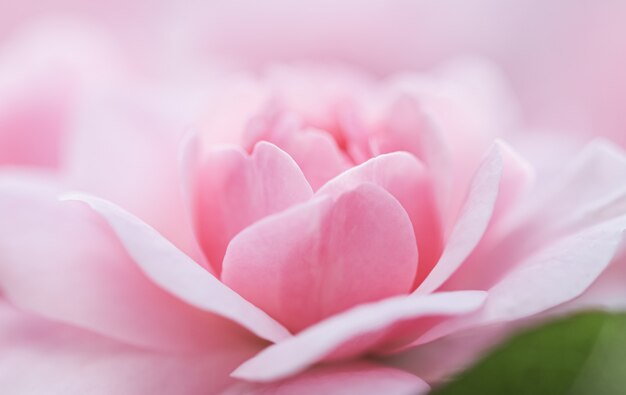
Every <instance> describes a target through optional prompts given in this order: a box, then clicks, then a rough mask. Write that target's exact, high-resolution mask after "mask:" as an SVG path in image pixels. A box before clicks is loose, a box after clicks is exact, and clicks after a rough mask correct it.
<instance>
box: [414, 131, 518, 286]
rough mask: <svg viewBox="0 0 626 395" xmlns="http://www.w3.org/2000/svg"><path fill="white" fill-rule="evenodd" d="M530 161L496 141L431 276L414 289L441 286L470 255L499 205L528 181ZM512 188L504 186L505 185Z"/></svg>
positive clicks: (505, 201)
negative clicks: (528, 163)
mask: <svg viewBox="0 0 626 395" xmlns="http://www.w3.org/2000/svg"><path fill="white" fill-rule="evenodd" d="M526 167H527V165H526V164H525V163H524V162H521V161H520V160H519V158H518V157H517V156H515V155H514V154H513V151H512V150H511V149H510V148H507V147H506V146H505V145H504V144H503V143H502V142H497V143H496V144H495V145H494V147H493V148H492V149H491V150H490V151H489V153H488V154H487V157H486V158H485V159H484V160H483V162H482V164H481V165H480V167H479V168H478V170H477V171H476V174H475V175H474V179H473V180H472V183H471V185H470V189H469V193H468V196H467V199H466V201H465V204H464V205H463V208H462V210H461V214H460V216H459V218H458V220H457V222H456V224H455V226H454V229H453V230H452V233H451V235H450V238H449V239H448V241H447V242H446V245H445V247H444V251H443V254H442V256H441V258H440V259H439V262H437V264H436V265H435V267H434V268H433V270H432V271H431V272H430V274H429V275H428V277H426V279H425V280H424V281H423V282H422V283H421V284H420V285H419V286H418V288H417V290H416V291H415V292H417V293H428V292H432V291H434V290H435V289H437V288H438V287H440V286H441V285H442V284H443V283H444V282H445V281H446V280H448V278H450V276H451V275H452V274H454V273H455V271H456V270H457V269H458V268H459V267H460V266H461V265H462V264H463V262H464V261H465V260H466V259H467V258H468V257H469V256H470V254H471V253H472V251H473V250H474V249H475V248H476V247H477V246H478V244H479V243H480V241H481V240H482V238H483V236H484V235H485V232H487V229H488V227H489V225H490V222H492V221H493V220H494V218H493V216H494V212H495V210H496V208H498V209H499V211H500V212H502V211H504V209H505V206H504V205H505V204H506V203H509V204H510V203H512V202H514V201H515V194H516V193H518V192H521V191H522V190H523V187H522V185H525V184H526V183H527V179H526V176H527V175H529V173H528V172H526V171H522V170H519V171H518V169H525V168H526ZM505 187H507V188H510V190H504V188H505Z"/></svg>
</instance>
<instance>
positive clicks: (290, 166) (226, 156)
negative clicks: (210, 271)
mask: <svg viewBox="0 0 626 395" xmlns="http://www.w3.org/2000/svg"><path fill="white" fill-rule="evenodd" d="M201 166H202V167H201V169H200V171H199V173H198V179H197V180H196V188H197V189H196V196H195V202H194V203H195V206H196V211H195V216H194V217H195V218H196V219H197V224H196V232H197V234H198V236H199V239H200V244H201V246H202V247H203V249H204V251H205V254H206V255H207V257H208V259H209V262H210V263H211V264H212V265H213V267H214V268H215V269H216V271H217V272H218V273H219V272H220V269H221V266H222V259H223V257H224V252H225V251H226V246H227V245H228V243H229V242H230V240H231V239H232V238H233V236H235V235H236V234H237V233H239V232H240V231H241V230H242V229H244V228H245V227H247V226H248V225H250V224H252V223H253V222H255V221H258V220H259V219H261V218H263V217H265V216H267V215H270V214H273V213H275V212H279V211H282V210H284V209H286V208H288V207H290V206H292V205H294V204H296V203H300V202H303V201H305V200H307V199H309V198H310V197H311V196H312V195H313V191H312V190H311V186H310V185H309V184H308V183H307V180H306V178H305V177H304V175H303V174H302V171H301V170H300V169H299V168H298V165H297V164H296V163H295V162H294V161H293V159H291V157H289V155H288V154H286V153H285V152H283V151H281V150H280V149H279V148H277V147H276V146H274V145H272V144H269V143H266V142H261V143H259V144H257V145H256V147H255V149H254V151H253V152H252V155H250V156H247V155H246V154H245V153H243V152H242V151H239V150H237V149H234V148H225V149H219V150H214V151H212V152H210V153H209V154H208V155H207V157H206V159H205V161H204V163H203V164H202V165H201Z"/></svg>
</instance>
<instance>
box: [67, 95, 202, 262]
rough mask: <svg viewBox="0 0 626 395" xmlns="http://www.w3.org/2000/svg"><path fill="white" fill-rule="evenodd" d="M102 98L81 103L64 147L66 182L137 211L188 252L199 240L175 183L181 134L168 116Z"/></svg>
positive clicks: (177, 181)
mask: <svg viewBox="0 0 626 395" xmlns="http://www.w3.org/2000/svg"><path fill="white" fill-rule="evenodd" d="M154 114H155V113H147V112H146V111H145V110H144V109H139V108H137V107H134V106H133V105H131V104H127V103H117V102H116V103H115V104H111V103H110V101H108V100H105V99H103V98H100V97H88V98H84V99H82V101H81V106H80V108H77V109H76V116H75V119H73V126H74V127H73V129H72V130H71V133H69V134H70V136H69V137H68V141H67V144H66V147H65V152H64V156H63V161H62V166H63V174H64V175H65V177H66V182H67V184H68V185H69V186H70V187H71V188H72V189H73V190H80V191H84V192H87V193H90V194H94V195H97V196H100V197H102V198H104V199H107V200H110V201H112V202H114V203H115V204H118V205H120V206H122V207H124V209H126V210H128V211H131V212H132V213H135V215H137V216H138V217H139V218H141V219H142V220H143V221H145V222H147V223H148V224H150V225H151V226H153V227H155V228H156V229H158V230H159V232H160V233H162V234H164V235H165V236H166V237H167V238H168V240H171V241H172V242H173V243H174V244H175V245H176V246H177V247H178V248H181V249H182V250H183V251H185V252H186V253H187V254H190V255H192V256H194V258H196V259H198V258H197V252H198V251H197V242H196V240H195V237H194V235H193V232H192V229H191V227H189V224H188V223H187V219H186V216H185V211H184V201H183V197H182V193H181V191H180V188H179V185H181V182H180V174H179V172H178V147H179V145H178V144H179V142H180V140H181V136H180V135H179V134H177V133H172V130H177V129H176V128H177V127H178V126H177V125H173V124H172V122H171V120H168V119H167V117H158V116H155V115H154Z"/></svg>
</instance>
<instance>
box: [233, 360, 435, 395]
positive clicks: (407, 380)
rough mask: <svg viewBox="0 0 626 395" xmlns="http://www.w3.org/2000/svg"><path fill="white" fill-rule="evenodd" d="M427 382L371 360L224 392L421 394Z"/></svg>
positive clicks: (269, 394)
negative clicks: (373, 362) (370, 361)
mask: <svg viewBox="0 0 626 395" xmlns="http://www.w3.org/2000/svg"><path fill="white" fill-rule="evenodd" d="M429 389H430V388H429V386H428V384H426V383H425V382H423V381H422V380H420V379H419V378H418V377H415V376H413V375H411V374H408V373H406V372H403V371H401V370H397V369H392V368H388V367H384V366H379V365H375V364H372V363H350V364H341V365H336V366H320V367H317V368H313V369H311V370H309V371H306V372H304V373H302V374H300V375H298V376H295V377H293V378H289V379H286V380H282V381H278V382H275V383H269V384H251V383H245V384H244V383H241V384H238V385H234V386H232V387H231V388H230V389H229V390H228V391H226V392H225V393H224V395H244V394H246V395H317V394H326V395H350V394H363V395H378V394H386V395H387V394H388V395H421V394H425V393H426V392H427V391H428V390H429Z"/></svg>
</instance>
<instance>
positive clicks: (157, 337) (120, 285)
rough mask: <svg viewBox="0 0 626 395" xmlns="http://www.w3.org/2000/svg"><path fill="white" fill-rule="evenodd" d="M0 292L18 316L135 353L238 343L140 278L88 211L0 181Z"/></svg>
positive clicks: (38, 189)
mask: <svg viewBox="0 0 626 395" xmlns="http://www.w3.org/2000/svg"><path fill="white" fill-rule="evenodd" d="M0 212H2V216H3V217H2V221H0V255H1V256H2V259H1V260H0V288H1V289H2V292H3V294H4V296H5V297H6V298H7V299H9V300H10V301H11V302H13V303H14V304H16V305H18V306H20V307H21V308H23V309H25V310H28V311H32V312H36V313H38V314H40V315H42V316H44V317H49V318H51V319H54V320H56V321H61V322H65V323H70V324H72V325H75V326H78V327H81V328H85V329H89V330H91V331H93V332H96V333H99V334H102V335H105V336H108V337H111V338H115V339H118V340H121V341H124V342H128V343H131V344H134V345H139V346H142V347H147V348H151V349H158V350H162V349H165V350H172V351H190V350H194V351H196V350H203V349H206V348H207V347H212V346H213V345H215V344H219V343H221V342H224V343H226V344H228V343H230V342H232V341H237V339H241V338H242V337H243V336H245V333H241V331H240V330H238V329H237V326H235V325H234V324H232V323H229V322H228V321H227V320H225V319H223V318H221V317H217V316H214V315H211V314H207V313H205V312H203V311H201V310H199V309H196V308H193V307H192V306H189V305H187V304H185V303H183V302H181V301H180V300H178V299H176V298H174V297H172V296H171V295H169V294H167V293H166V292H164V291H163V290H161V289H160V288H159V287H157V286H156V285H154V284H153V283H152V282H151V281H150V280H149V279H148V278H146V277H145V275H144V274H143V273H141V271H140V270H138V268H137V265H136V264H135V263H134V262H133V261H132V259H131V258H130V257H129V256H128V254H127V253H126V252H125V251H124V249H123V248H122V246H121V245H120V243H119V242H118V241H117V240H116V238H115V235H114V234H113V233H112V232H111V230H110V228H109V227H108V226H107V225H106V224H105V223H104V222H103V221H102V220H101V219H100V218H98V217H97V216H96V215H94V214H93V213H92V212H91V211H90V210H88V209H86V208H85V207H83V206H82V205H77V204H76V203H71V204H70V203H61V202H58V201H57V199H56V190H55V188H54V186H53V185H45V184H42V183H39V182H38V183H28V182H25V181H24V178H20V179H13V180H9V179H8V178H7V177H3V178H2V180H1V181H0Z"/></svg>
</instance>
